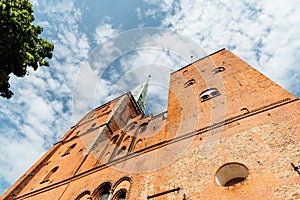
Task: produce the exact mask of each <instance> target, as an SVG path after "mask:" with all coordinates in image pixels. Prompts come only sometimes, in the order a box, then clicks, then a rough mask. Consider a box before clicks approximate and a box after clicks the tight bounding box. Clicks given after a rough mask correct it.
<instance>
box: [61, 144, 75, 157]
mask: <svg viewBox="0 0 300 200" xmlns="http://www.w3.org/2000/svg"><path fill="white" fill-rule="evenodd" d="M75 146H76V143H75V144H72V145H71V146H69V147H68V149H67V150H66V151H65V153H64V154H63V155H62V156H61V157H63V156H66V155H68V154H70V151H71V150H72V149H74V148H75Z"/></svg>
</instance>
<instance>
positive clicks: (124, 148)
mask: <svg viewBox="0 0 300 200" xmlns="http://www.w3.org/2000/svg"><path fill="white" fill-rule="evenodd" d="M125 150H126V147H125V146H123V147H122V148H121V149H120V150H119V151H118V153H117V154H118V155H119V154H121V153H123V152H124V151H125Z"/></svg>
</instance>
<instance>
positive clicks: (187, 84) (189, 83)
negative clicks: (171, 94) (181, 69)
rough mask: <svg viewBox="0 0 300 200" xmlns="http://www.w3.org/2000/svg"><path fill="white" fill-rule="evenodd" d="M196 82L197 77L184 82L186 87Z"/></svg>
mask: <svg viewBox="0 0 300 200" xmlns="http://www.w3.org/2000/svg"><path fill="white" fill-rule="evenodd" d="M195 82H196V81H195V79H191V80H189V81H188V82H186V83H185V84H184V87H185V88H186V87H189V86H190V85H193V84H194V83H195Z"/></svg>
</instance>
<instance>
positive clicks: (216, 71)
mask: <svg viewBox="0 0 300 200" xmlns="http://www.w3.org/2000/svg"><path fill="white" fill-rule="evenodd" d="M224 70H225V68H224V67H218V68H216V69H214V70H212V73H213V74H217V73H220V72H222V71H224Z"/></svg>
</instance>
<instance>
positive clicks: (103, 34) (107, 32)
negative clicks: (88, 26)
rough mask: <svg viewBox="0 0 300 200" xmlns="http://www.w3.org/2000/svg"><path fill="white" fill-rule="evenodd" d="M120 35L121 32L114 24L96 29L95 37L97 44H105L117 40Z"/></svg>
mask: <svg viewBox="0 0 300 200" xmlns="http://www.w3.org/2000/svg"><path fill="white" fill-rule="evenodd" d="M118 33H119V31H118V30H117V29H114V28H113V27H112V24H103V25H100V26H98V27H97V28H96V33H95V35H94V37H95V40H96V42H97V44H103V43H105V42H107V41H108V40H110V39H113V38H115V37H116V35H117V34H118Z"/></svg>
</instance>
